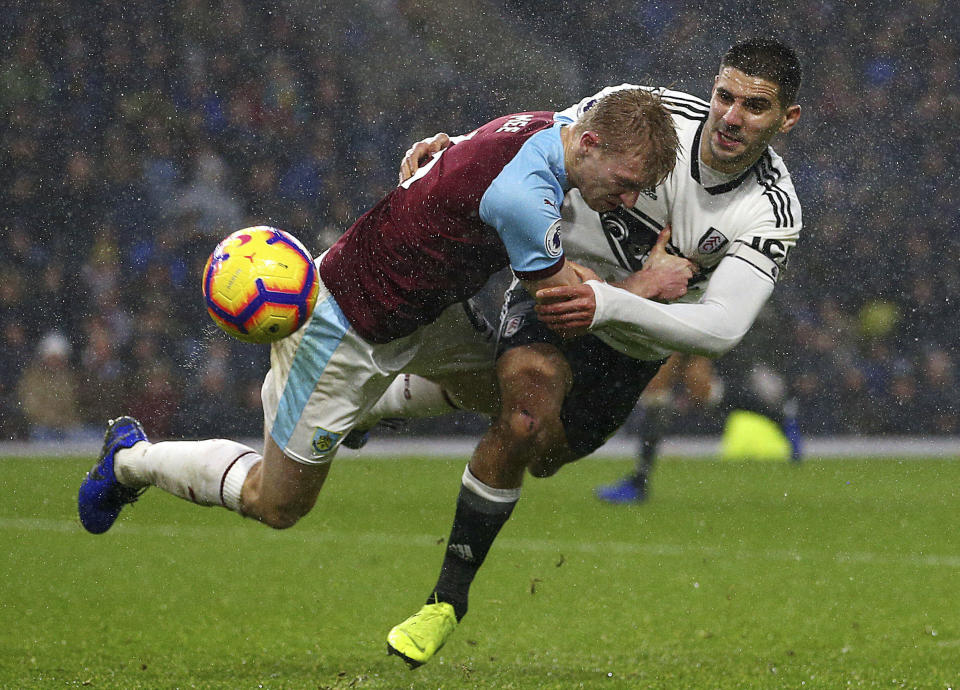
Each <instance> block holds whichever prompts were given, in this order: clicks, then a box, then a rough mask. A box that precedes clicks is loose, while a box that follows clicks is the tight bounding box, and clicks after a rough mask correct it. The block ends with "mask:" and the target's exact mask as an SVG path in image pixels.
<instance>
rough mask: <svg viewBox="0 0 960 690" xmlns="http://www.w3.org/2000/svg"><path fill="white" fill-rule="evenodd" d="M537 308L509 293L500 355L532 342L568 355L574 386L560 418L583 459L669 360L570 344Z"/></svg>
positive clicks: (584, 342)
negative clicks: (644, 358) (546, 323)
mask: <svg viewBox="0 0 960 690" xmlns="http://www.w3.org/2000/svg"><path fill="white" fill-rule="evenodd" d="M534 304H535V303H534V300H533V298H532V297H531V296H530V295H529V293H527V291H526V290H524V289H523V287H520V286H515V287H513V288H511V289H510V290H508V291H507V294H506V301H505V302H504V305H503V312H502V313H501V317H500V334H499V339H498V342H497V355H498V356H499V355H500V354H502V353H503V352H505V351H506V350H509V349H512V348H514V347H519V346H521V345H529V344H531V343H550V344H551V345H554V346H556V347H557V348H558V349H559V350H560V351H561V352H563V354H564V356H565V357H566V358H567V361H568V362H569V363H570V368H571V370H572V371H573V386H572V388H571V389H570V392H569V393H568V394H567V397H566V399H565V400H564V401H563V408H562V409H561V413H560V419H561V421H562V422H563V428H564V431H565V432H566V434H567V444H568V445H569V446H570V449H571V450H572V451H574V452H575V453H576V454H577V456H578V457H583V456H585V455H589V454H590V453H592V452H593V451H595V450H596V449H597V448H599V447H600V446H602V445H603V444H604V443H605V442H606V440H607V439H608V438H610V436H612V435H613V434H614V432H616V431H617V429H619V428H620V427H621V426H623V424H624V422H626V421H627V417H629V416H630V413H631V412H632V411H633V408H634V407H635V406H636V404H637V400H638V399H639V398H640V394H641V393H642V392H643V389H644V388H646V387H647V384H648V383H650V379H652V378H653V377H654V375H655V374H656V373H657V371H658V370H659V369H660V367H661V366H662V365H663V363H664V362H665V361H666V360H658V361H655V362H644V361H641V360H638V359H633V358H632V357H628V356H627V355H625V354H622V353H620V352H617V351H616V350H614V349H613V348H612V347H610V346H609V345H607V344H606V343H604V342H603V341H601V340H600V339H599V338H597V337H596V336H593V335H585V336H581V337H579V338H571V339H569V340H565V339H563V338H561V337H560V336H558V335H557V334H556V333H554V332H553V331H551V330H550V329H549V328H547V327H546V326H544V325H543V324H542V323H541V322H540V320H539V319H537V315H536V312H535V311H534V309H533V308H534Z"/></svg>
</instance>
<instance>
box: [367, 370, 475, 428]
mask: <svg viewBox="0 0 960 690" xmlns="http://www.w3.org/2000/svg"><path fill="white" fill-rule="evenodd" d="M458 410H460V407H459V406H458V405H457V403H456V402H455V401H454V399H453V398H452V397H451V396H450V395H449V394H448V393H447V392H446V391H445V390H444V389H443V386H441V385H439V384H436V383H434V382H433V381H430V380H429V379H425V378H423V377H422V376H417V375H416V374H400V375H399V376H397V378H395V379H394V380H393V382H392V383H391V384H390V387H389V388H387V390H386V391H385V392H384V394H383V395H382V396H380V399H379V400H378V401H377V402H376V404H375V405H374V406H373V407H372V408H371V409H370V411H369V412H367V414H365V415H364V416H363V417H362V418H361V419H360V421H359V422H358V423H357V427H358V428H360V429H369V428H370V427H372V426H373V425H374V424H376V423H377V422H379V421H380V420H381V419H386V418H388V417H401V418H403V419H412V418H414V417H438V416H440V415H444V414H450V413H451V412H457V411H458Z"/></svg>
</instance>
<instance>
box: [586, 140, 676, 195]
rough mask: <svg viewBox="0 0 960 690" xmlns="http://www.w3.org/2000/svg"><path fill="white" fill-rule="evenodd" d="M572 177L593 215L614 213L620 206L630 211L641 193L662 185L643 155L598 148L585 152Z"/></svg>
mask: <svg viewBox="0 0 960 690" xmlns="http://www.w3.org/2000/svg"><path fill="white" fill-rule="evenodd" d="M589 134H592V133H591V132H588V133H587V134H586V135H584V136H587V135H589ZM571 173H572V175H571V181H572V182H573V184H574V186H575V187H577V188H578V189H579V190H580V193H581V194H582V195H583V200H584V201H585V202H586V204H587V206H589V207H590V208H592V209H593V210H594V211H612V210H613V209H615V208H616V207H617V206H619V205H620V204H623V205H624V206H626V207H628V208H630V207H632V206H633V205H634V204H635V203H637V197H638V196H640V192H641V191H643V190H644V189H650V188H653V187H655V186H656V185H657V183H658V182H659V180H657V179H654V178H653V176H652V175H651V174H650V172H649V171H648V170H647V169H646V166H645V165H644V156H643V152H642V151H632V152H626V153H616V152H610V151H607V150H605V149H604V148H603V147H602V146H599V145H598V144H596V145H587V146H586V147H585V148H584V149H582V156H581V157H580V158H579V165H577V169H576V171H571Z"/></svg>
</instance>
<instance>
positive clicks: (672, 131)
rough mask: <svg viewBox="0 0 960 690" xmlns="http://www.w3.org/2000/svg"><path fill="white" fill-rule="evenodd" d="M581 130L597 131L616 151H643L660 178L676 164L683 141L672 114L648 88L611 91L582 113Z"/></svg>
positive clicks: (579, 124)
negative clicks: (678, 137) (678, 133)
mask: <svg viewBox="0 0 960 690" xmlns="http://www.w3.org/2000/svg"><path fill="white" fill-rule="evenodd" d="M574 127H575V129H576V130H577V131H578V132H586V131H592V132H596V133H597V135H598V136H599V138H600V145H601V146H602V147H604V148H605V149H607V150H609V151H611V152H613V153H624V152H628V151H631V150H638V149H639V150H643V152H644V156H643V158H644V162H645V163H646V165H647V167H648V169H649V171H650V173H651V174H652V175H654V176H655V177H656V179H657V180H661V181H662V180H663V179H664V178H665V177H666V176H667V175H668V174H670V172H671V171H672V170H673V168H674V166H675V165H676V164H677V151H678V150H679V148H680V141H679V139H677V128H676V127H675V126H674V124H673V117H672V116H671V115H670V113H669V112H668V111H667V109H666V108H665V107H664V105H663V103H662V102H661V100H660V97H659V96H657V95H656V94H655V93H653V92H652V91H648V90H647V89H620V90H618V91H612V92H610V93H608V94H607V95H606V96H604V97H603V98H601V99H600V100H599V101H597V103H596V104H595V105H594V106H593V107H592V108H590V109H589V110H588V111H586V112H585V113H584V114H583V115H581V116H580V119H579V120H577V122H576V123H575V125H574Z"/></svg>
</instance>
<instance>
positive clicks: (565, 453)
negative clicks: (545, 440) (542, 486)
mask: <svg viewBox="0 0 960 690" xmlns="http://www.w3.org/2000/svg"><path fill="white" fill-rule="evenodd" d="M580 457H582V456H580V455H577V454H576V453H574V452H573V451H571V450H570V449H569V448H567V447H566V446H565V445H564V444H562V443H556V444H553V445H551V447H550V448H548V449H544V450H543V452H542V453H540V454H539V455H537V456H536V457H535V458H534V459H533V461H532V462H530V463H529V464H528V465H527V472H529V473H530V476H531V477H535V478H537V479H546V478H547V477H552V476H553V475H555V474H556V473H557V472H559V471H560V468H561V467H563V466H564V465H566V464H568V463H571V462H574V461H575V460H579V459H580Z"/></svg>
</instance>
